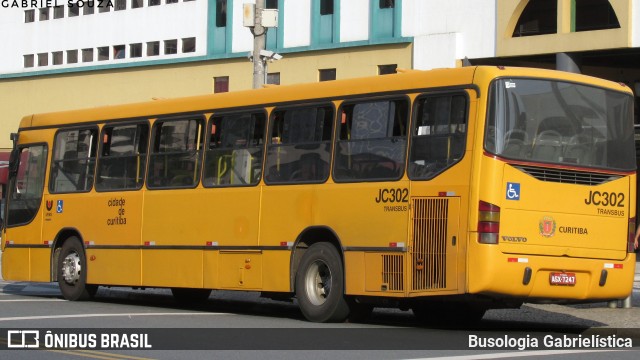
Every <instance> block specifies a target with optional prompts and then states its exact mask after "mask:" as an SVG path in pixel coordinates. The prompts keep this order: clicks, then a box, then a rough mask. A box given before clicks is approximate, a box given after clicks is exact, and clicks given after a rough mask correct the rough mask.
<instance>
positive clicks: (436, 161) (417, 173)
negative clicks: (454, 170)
mask: <svg viewBox="0 0 640 360" xmlns="http://www.w3.org/2000/svg"><path fill="white" fill-rule="evenodd" d="M415 108H416V111H415V114H416V118H415V121H414V123H413V129H412V133H411V136H412V138H411V149H410V152H409V167H408V170H409V177H410V178H411V179H430V178H433V177H434V176H435V175H437V174H438V173H440V172H442V171H443V170H445V169H446V168H448V167H450V166H451V165H453V164H455V163H457V162H458V161H460V159H462V156H463V155H464V151H465V148H466V133H467V97H466V96H465V95H461V94H451V95H432V96H424V97H419V98H418V99H417V100H416V102H415Z"/></svg>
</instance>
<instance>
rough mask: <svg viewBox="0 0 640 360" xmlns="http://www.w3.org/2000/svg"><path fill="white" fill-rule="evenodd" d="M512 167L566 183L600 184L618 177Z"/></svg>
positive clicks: (548, 179) (539, 176)
mask: <svg viewBox="0 0 640 360" xmlns="http://www.w3.org/2000/svg"><path fill="white" fill-rule="evenodd" d="M514 167H515V168H516V169H518V170H520V171H522V172H524V173H526V174H529V175H531V176H533V177H534V178H536V179H538V180H541V181H550V182H558V183H567V184H579V185H600V184H604V183H607V182H609V181H613V180H616V179H619V178H620V176H618V175H608V174H599V173H591V172H585V171H574V170H559V169H545V168H539V167H534V166H521V165H518V166H514Z"/></svg>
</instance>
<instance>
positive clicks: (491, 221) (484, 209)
mask: <svg viewBox="0 0 640 360" xmlns="http://www.w3.org/2000/svg"><path fill="white" fill-rule="evenodd" d="M478 210H479V213H478V241H479V242H480V243H481V244H497V243H498V233H499V232H500V207H499V206H496V205H493V204H489V203H488V202H484V201H480V205H479V206H478Z"/></svg>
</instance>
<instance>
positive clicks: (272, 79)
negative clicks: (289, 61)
mask: <svg viewBox="0 0 640 360" xmlns="http://www.w3.org/2000/svg"><path fill="white" fill-rule="evenodd" d="M267 84H273V85H280V73H279V72H277V73H268V74H267Z"/></svg>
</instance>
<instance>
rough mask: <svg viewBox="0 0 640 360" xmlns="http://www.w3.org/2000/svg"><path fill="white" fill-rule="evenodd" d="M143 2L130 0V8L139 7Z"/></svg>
mask: <svg viewBox="0 0 640 360" xmlns="http://www.w3.org/2000/svg"><path fill="white" fill-rule="evenodd" d="M143 4H144V1H143V0H131V8H132V9H137V8H141V7H142V6H143Z"/></svg>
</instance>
